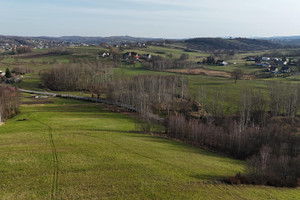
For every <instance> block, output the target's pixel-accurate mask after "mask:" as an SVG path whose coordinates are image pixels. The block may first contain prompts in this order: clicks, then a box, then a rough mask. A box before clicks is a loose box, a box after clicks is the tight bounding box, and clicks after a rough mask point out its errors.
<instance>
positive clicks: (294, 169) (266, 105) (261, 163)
mask: <svg viewBox="0 0 300 200" xmlns="http://www.w3.org/2000/svg"><path fill="white" fill-rule="evenodd" d="M223 91H224V90H223ZM223 91H222V92H219V93H217V94H213V96H210V97H208V94H204V93H205V92H203V90H201V91H200V92H199V93H200V99H199V101H200V102H201V103H202V105H203V108H204V109H205V110H206V111H207V112H208V114H207V116H204V117H203V118H202V119H201V120H199V119H195V118H191V117H190V116H186V115H182V114H181V115H177V116H176V115H174V116H170V117H169V119H168V127H167V128H168V131H167V134H168V136H169V137H172V138H176V139H180V140H184V141H188V142H190V143H192V144H194V145H198V146H201V147H205V148H208V149H212V150H214V151H219V152H223V153H227V154H229V155H231V156H233V157H235V158H239V159H246V160H247V174H246V176H245V177H240V176H238V177H237V178H238V179H239V180H238V181H239V182H241V183H251V184H268V185H273V186H298V185H299V179H300V170H299V169H300V155H299V147H300V135H299V133H298V132H297V129H296V128H294V127H295V126H296V124H297V123H299V121H300V119H299V118H298V117H297V113H298V112H299V105H300V98H299V91H300V86H299V85H293V84H283V83H278V84H272V85H270V86H269V91H270V92H269V94H270V97H269V98H270V99H271V100H270V101H267V99H268V98H267V96H265V95H264V93H263V92H262V91H260V90H252V89H249V88H245V89H244V90H243V91H242V92H241V94H240V98H239V103H238V112H237V113H236V115H231V116H230V117H229V116H225V115H224V110H225V108H224V98H226V97H225V96H224V95H225V92H223ZM210 99H213V101H211V100H210ZM233 180H234V179H233ZM231 183H232V182H231Z"/></svg>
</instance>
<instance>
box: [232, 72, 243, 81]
mask: <svg viewBox="0 0 300 200" xmlns="http://www.w3.org/2000/svg"><path fill="white" fill-rule="evenodd" d="M243 76H244V72H243V70H241V69H235V70H234V71H233V72H231V78H233V79H234V83H237V80H239V79H242V78H243Z"/></svg>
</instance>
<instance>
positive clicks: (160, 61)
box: [142, 54, 194, 71]
mask: <svg viewBox="0 0 300 200" xmlns="http://www.w3.org/2000/svg"><path fill="white" fill-rule="evenodd" d="M187 59H188V54H182V55H181V56H180V58H179V59H165V58H163V57H161V56H152V58H151V59H150V60H149V61H148V62H143V63H142V67H143V68H145V69H149V70H157V71H163V70H166V69H182V68H190V67H193V66H194V64H193V63H192V62H189V61H187Z"/></svg>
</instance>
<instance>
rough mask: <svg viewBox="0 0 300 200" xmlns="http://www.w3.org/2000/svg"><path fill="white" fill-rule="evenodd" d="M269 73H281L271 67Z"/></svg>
mask: <svg viewBox="0 0 300 200" xmlns="http://www.w3.org/2000/svg"><path fill="white" fill-rule="evenodd" d="M268 71H269V72H272V73H278V72H279V70H278V68H277V67H270V68H269V69H268Z"/></svg>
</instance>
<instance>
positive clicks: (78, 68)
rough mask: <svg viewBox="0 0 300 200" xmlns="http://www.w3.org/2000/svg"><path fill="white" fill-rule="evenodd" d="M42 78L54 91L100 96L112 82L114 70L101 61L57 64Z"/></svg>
mask: <svg viewBox="0 0 300 200" xmlns="http://www.w3.org/2000/svg"><path fill="white" fill-rule="evenodd" d="M41 77H42V80H43V83H44V86H45V87H47V88H49V89H51V90H54V91H89V92H91V93H94V94H97V95H98V96H99V95H100V93H101V92H102V91H103V90H105V88H106V87H107V85H108V84H109V83H110V81H112V78H113V68H112V66H111V65H110V64H107V63H103V62H100V61H95V62H90V63H79V64H76V63H71V64H56V65H55V66H54V67H52V68H50V69H48V70H45V71H43V72H42V73H41Z"/></svg>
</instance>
